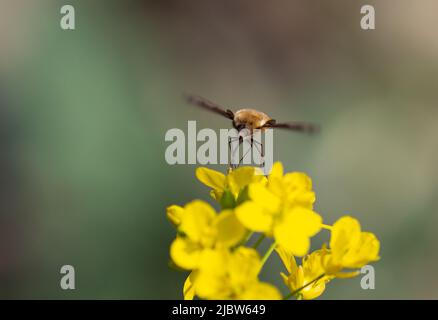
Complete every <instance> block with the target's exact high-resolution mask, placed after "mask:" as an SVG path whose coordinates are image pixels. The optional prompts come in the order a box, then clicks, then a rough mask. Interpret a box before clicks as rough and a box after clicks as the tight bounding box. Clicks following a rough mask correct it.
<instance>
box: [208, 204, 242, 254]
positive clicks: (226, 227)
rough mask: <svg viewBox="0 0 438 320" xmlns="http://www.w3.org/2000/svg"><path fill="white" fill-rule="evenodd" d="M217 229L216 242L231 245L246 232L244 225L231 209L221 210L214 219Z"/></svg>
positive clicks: (239, 239)
mask: <svg viewBox="0 0 438 320" xmlns="http://www.w3.org/2000/svg"><path fill="white" fill-rule="evenodd" d="M214 226H215V227H216V229H217V244H218V245H222V246H224V247H231V246H233V245H235V244H237V243H239V241H241V240H242V239H243V237H244V236H245V234H246V229H245V227H244V226H243V225H242V224H241V223H240V221H239V220H238V219H237V217H236V214H235V213H234V211H233V210H224V211H222V212H221V213H220V214H219V215H218V216H217V217H216V219H215V222H214Z"/></svg>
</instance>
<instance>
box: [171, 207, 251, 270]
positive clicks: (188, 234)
mask: <svg viewBox="0 0 438 320" xmlns="http://www.w3.org/2000/svg"><path fill="white" fill-rule="evenodd" d="M178 231H180V233H181V234H182V235H179V236H177V238H176V239H175V240H174V241H173V243H172V245H171V247H170V256H171V258H172V260H173V261H174V262H175V264H176V265H177V266H179V267H181V268H184V269H188V270H191V269H196V268H197V267H198V265H199V263H200V261H201V258H202V255H203V253H204V251H205V250H206V249H213V248H230V247H232V246H234V245H235V244H237V243H238V242H239V241H240V240H241V239H242V238H243V237H244V235H245V233H246V230H245V228H244V227H243V226H242V224H241V223H239V221H238V220H237V219H236V216H235V214H234V212H233V211H232V210H223V211H222V212H221V213H220V214H217V213H216V211H215V210H214V209H213V208H212V207H211V206H210V205H209V204H208V203H206V202H204V201H201V200H195V201H192V202H190V203H188V204H187V205H186V206H185V207H184V209H183V210H182V211H181V216H180V224H179V227H178Z"/></svg>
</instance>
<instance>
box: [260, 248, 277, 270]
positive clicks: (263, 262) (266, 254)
mask: <svg viewBox="0 0 438 320" xmlns="http://www.w3.org/2000/svg"><path fill="white" fill-rule="evenodd" d="M276 246H277V243H276V242H274V243H272V244H271V246H270V247H269V249H268V251H266V253H265V255H264V256H263V258H262V261H261V263H260V269H259V273H260V271H262V269H263V266H264V265H265V263H266V261H267V260H268V258H269V256H270V255H271V253H272V252H273V251H274V249H275V247H276Z"/></svg>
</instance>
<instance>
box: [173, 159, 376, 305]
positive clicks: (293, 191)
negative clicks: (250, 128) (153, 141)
mask: <svg viewBox="0 0 438 320" xmlns="http://www.w3.org/2000/svg"><path fill="white" fill-rule="evenodd" d="M196 176H197V178H198V179H199V180H200V181H201V182H202V183H203V184H205V185H207V186H208V187H210V188H211V192H210V195H211V196H212V198H213V199H215V200H216V201H217V202H218V203H219V205H220V207H221V210H220V212H216V210H215V209H214V208H213V207H212V206H211V205H209V204H208V203H207V202H205V201H202V200H194V201H192V202H190V203H188V204H186V205H185V206H184V207H180V206H177V205H172V206H170V207H168V208H167V217H168V219H169V220H170V221H171V222H172V224H173V225H174V226H175V227H176V228H177V237H176V239H175V240H174V241H173V243H172V245H171V247H170V256H171V259H172V261H173V263H174V264H175V265H176V266H178V267H180V268H182V269H185V270H189V271H191V273H190V275H189V276H188V278H187V280H186V282H185V284H184V289H183V293H184V298H185V299H193V298H194V297H195V296H197V297H199V298H202V299H281V298H282V295H281V294H280V291H279V290H278V289H277V288H276V287H274V286H273V285H271V284H269V283H266V282H262V281H260V280H259V273H260V270H261V269H262V267H263V265H264V263H265V262H266V261H267V259H268V258H269V256H270V254H271V253H272V252H273V251H274V249H275V251H276V252H277V253H278V255H279V257H280V258H281V260H282V261H283V264H284V266H285V268H286V270H287V272H288V274H287V275H286V274H284V273H281V277H282V278H283V280H284V283H285V284H286V286H287V288H288V289H289V293H288V294H286V295H285V296H284V297H283V298H284V299H287V298H290V297H296V298H298V299H314V298H316V297H318V296H320V295H321V294H322V293H323V292H324V290H325V286H326V283H327V282H328V281H330V280H332V279H334V278H348V277H353V276H356V275H357V274H358V273H359V271H358V269H359V268H361V267H362V266H364V265H366V264H368V263H369V262H373V261H377V260H378V259H379V256H378V255H379V249H380V243H379V241H378V239H377V238H376V236H375V235H374V234H372V233H369V232H363V231H361V227H360V224H359V222H358V221H357V220H356V219H354V218H352V217H349V216H344V217H341V218H340V219H339V220H338V221H336V222H335V223H334V224H333V226H328V225H324V224H323V223H322V217H321V216H320V215H319V214H318V213H317V212H315V211H314V210H313V204H314V202H315V199H316V198H315V193H314V192H313V191H312V181H311V179H310V178H309V177H308V176H307V175H305V174H304V173H299V172H292V173H286V174H285V173H284V172H283V166H282V164H281V163H279V162H277V163H275V164H274V166H273V168H272V171H271V173H270V174H269V175H268V176H267V177H265V176H264V175H262V174H261V172H259V171H258V169H256V168H254V167H240V168H237V169H235V170H232V171H230V172H229V173H228V174H227V175H224V174H222V173H220V172H217V171H214V170H211V169H208V168H204V167H201V168H198V169H197V170H196ZM322 228H325V229H329V230H330V231H331V238H330V242H329V246H328V247H327V246H326V245H324V246H323V247H322V248H321V249H319V250H316V251H314V252H312V253H310V254H309V249H310V239H311V237H313V236H315V235H316V234H317V233H318V232H319V231H320V230H321V229H322ZM254 233H260V238H259V240H258V241H257V242H256V243H255V245H253V247H252V248H249V247H246V246H245V245H246V242H247V240H248V239H249V238H250V237H251V236H252V235H253V234H254ZM266 237H268V238H273V243H272V245H271V246H270V248H269V250H268V251H267V252H266V253H265V254H264V256H263V257H262V258H261V257H260V256H259V253H258V252H257V250H256V249H257V248H258V246H259V244H260V243H261V242H262V241H263V239H265V238H266ZM295 257H302V263H301V265H300V266H298V265H297V263H296V260H295Z"/></svg>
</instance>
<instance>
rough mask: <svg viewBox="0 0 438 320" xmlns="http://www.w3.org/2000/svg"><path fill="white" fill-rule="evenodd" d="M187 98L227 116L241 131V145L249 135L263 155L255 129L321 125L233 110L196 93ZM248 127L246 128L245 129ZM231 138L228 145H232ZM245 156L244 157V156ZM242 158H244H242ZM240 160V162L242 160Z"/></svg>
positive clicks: (300, 128) (311, 128) (311, 129)
mask: <svg viewBox="0 0 438 320" xmlns="http://www.w3.org/2000/svg"><path fill="white" fill-rule="evenodd" d="M186 99H187V101H188V102H189V103H190V104H193V105H195V106H198V107H201V108H203V109H206V110H209V111H212V112H214V113H216V114H219V115H221V116H223V117H225V118H228V119H230V120H232V125H233V127H234V128H235V129H236V130H237V131H238V132H239V137H238V139H239V145H240V143H242V141H243V139H245V138H247V137H249V138H250V144H251V147H253V146H254V145H257V146H260V149H258V147H257V149H258V150H259V153H260V155H261V157H262V158H263V157H264V148H263V144H262V143H261V142H259V141H257V140H255V139H253V133H254V131H255V130H261V131H264V130H265V129H268V128H279V129H288V130H292V131H298V132H303V133H309V134H312V133H316V132H318V131H319V127H318V126H317V125H315V124H311V123H306V122H277V121H276V120H275V119H273V118H271V117H270V116H268V115H267V114H266V113H264V112H261V111H258V110H255V109H247V108H245V109H239V110H237V111H236V112H233V111H232V110H230V109H226V108H223V107H221V106H219V105H217V104H215V103H213V102H211V101H209V100H207V99H204V98H202V97H200V96H196V95H186ZM244 129H246V130H244ZM243 131H247V134H240V133H241V132H243ZM230 144H231V140H229V142H228V145H229V146H230ZM242 158H243V157H242ZM241 160H242V159H241ZM241 160H240V161H239V163H240V162H241Z"/></svg>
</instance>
